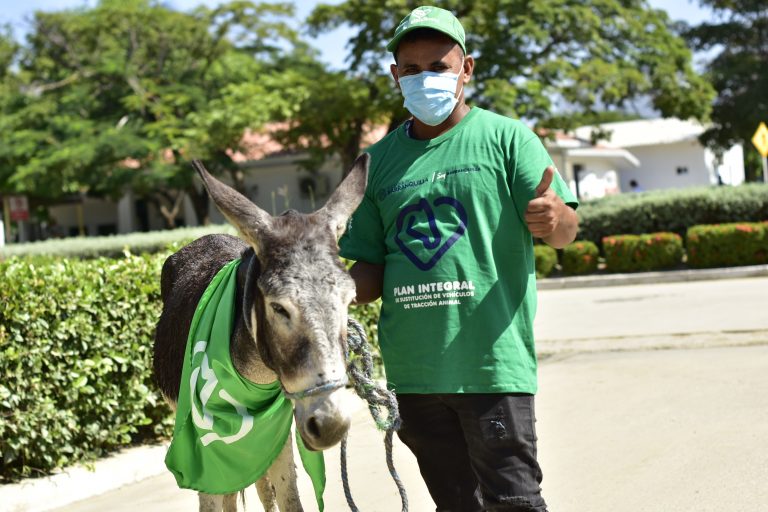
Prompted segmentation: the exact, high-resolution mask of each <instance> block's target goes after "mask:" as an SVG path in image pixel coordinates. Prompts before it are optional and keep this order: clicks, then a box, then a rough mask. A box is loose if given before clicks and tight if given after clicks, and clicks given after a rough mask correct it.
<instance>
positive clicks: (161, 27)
mask: <svg viewBox="0 0 768 512" xmlns="http://www.w3.org/2000/svg"><path fill="white" fill-rule="evenodd" d="M291 14H292V7H291V6H290V5H288V4H255V3H252V2H248V1H239V0H238V1H233V2H230V3H227V4H224V5H222V6H220V7H218V8H216V9H206V8H199V9H197V10H196V11H194V12H192V13H189V14H188V13H181V12H175V11H172V10H169V9H167V8H165V7H163V6H161V5H160V4H158V3H154V2H150V1H149V0H102V2H101V3H100V4H99V5H98V6H97V7H96V8H94V9H86V10H82V9H81V10H71V11H62V12H55V13H43V12H38V13H36V15H35V19H34V27H33V31H32V33H31V34H30V36H29V39H28V43H27V45H25V46H24V47H23V48H22V49H21V54H20V55H21V56H20V58H19V66H18V67H19V70H18V72H17V73H15V74H13V76H12V77H6V79H5V80H4V81H3V83H4V87H6V90H7V91H9V92H11V93H12V94H10V95H8V96H7V97H4V98H3V101H2V112H0V113H2V116H1V117H0V191H4V192H18V193H27V194H29V195H32V196H34V197H36V198H38V199H39V200H54V199H58V198H61V197H63V196H67V195H71V194H75V195H81V196H82V195H84V194H89V195H95V196H103V195H109V196H113V197H114V196H119V195H121V194H122V193H123V191H124V190H126V189H127V188H130V189H132V190H134V191H135V192H136V193H137V194H139V195H140V196H143V197H145V198H146V199H147V200H148V201H150V202H153V203H154V204H155V205H156V206H157V208H158V210H159V211H161V213H162V214H163V216H164V217H165V218H166V222H167V224H168V226H169V227H172V226H173V225H174V222H175V218H176V216H177V215H178V212H179V209H180V206H181V199H182V198H183V194H187V195H189V196H190V198H191V199H192V202H193V204H194V206H195V210H196V212H197V214H198V219H199V220H200V221H201V222H206V220H207V218H206V215H207V201H206V196H205V193H204V191H202V190H200V189H197V188H196V187H195V186H194V184H193V183H194V182H193V172H192V170H191V169H190V168H189V166H188V163H187V161H188V160H189V159H190V158H195V157H197V158H204V159H206V161H207V163H208V164H209V167H210V168H211V170H213V171H214V172H219V173H221V172H230V173H231V174H232V175H233V179H234V180H235V183H236V185H239V186H240V187H241V188H242V181H243V178H242V175H241V171H240V169H239V167H238V166H237V165H236V163H235V162H234V161H233V160H232V157H231V155H232V151H236V150H237V149H239V144H240V141H241V140H242V137H243V134H244V133H245V131H246V130H249V129H250V130H258V129H259V128H260V127H262V126H263V125H264V124H265V123H266V122H268V121H269V120H270V119H272V117H273V116H276V115H278V114H279V115H285V112H284V108H283V107H284V102H283V101H282V99H281V95H280V91H279V88H277V87H273V88H271V89H269V88H267V87H265V86H264V85H263V83H264V82H266V81H272V82H279V81H280V79H279V74H280V71H279V70H277V69H275V68H274V66H273V65H272V61H274V59H275V58H276V56H277V55H279V54H280V53H282V52H284V51H285V49H284V47H286V46H288V47H289V46H290V45H291V44H292V43H293V42H294V41H295V39H296V35H295V32H294V31H292V30H290V29H289V28H288V26H287V24H286V23H285V19H286V18H287V17H288V16H290V15H291ZM3 48H4V46H3V45H2V44H0V65H1V64H2V56H3V55H4V52H3Z"/></svg>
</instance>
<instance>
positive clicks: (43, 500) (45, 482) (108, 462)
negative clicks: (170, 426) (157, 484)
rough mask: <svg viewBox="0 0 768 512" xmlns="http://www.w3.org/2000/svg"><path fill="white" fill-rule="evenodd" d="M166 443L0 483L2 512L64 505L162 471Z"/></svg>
mask: <svg viewBox="0 0 768 512" xmlns="http://www.w3.org/2000/svg"><path fill="white" fill-rule="evenodd" d="M167 449H168V444H167V443H165V444H159V445H149V446H140V447H137V448H128V449H125V450H121V451H119V452H117V453H116V454H115V455H112V456H110V457H107V458H105V459H102V460H99V461H96V462H95V463H94V464H93V467H92V469H88V468H87V467H84V466H74V467H71V468H67V469H66V470H64V471H62V472H61V473H58V474H55V475H52V476H49V477H45V478H30V479H27V480H24V481H22V482H20V483H18V484H7V485H2V486H0V504H2V505H0V508H2V510H3V511H5V512H37V511H44V510H51V509H55V508H59V507H64V506H66V505H69V504H71V503H74V502H76V501H80V500H84V499H87V498H90V497H93V496H97V495H99V494H103V493H105V492H109V491H112V490H115V489H118V488H120V487H123V486H125V485H128V484H132V483H135V482H140V481H141V480H144V479H146V478H149V477H152V476H156V475H159V474H161V473H162V472H163V471H165V463H164V462H163V461H164V460H165V452H166V451H167Z"/></svg>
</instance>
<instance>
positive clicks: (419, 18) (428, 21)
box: [387, 5, 467, 54]
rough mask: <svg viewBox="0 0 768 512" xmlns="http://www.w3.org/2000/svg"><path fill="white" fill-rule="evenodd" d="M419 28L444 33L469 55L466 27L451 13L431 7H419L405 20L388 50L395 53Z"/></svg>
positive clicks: (397, 29)
mask: <svg viewBox="0 0 768 512" xmlns="http://www.w3.org/2000/svg"><path fill="white" fill-rule="evenodd" d="M418 28H429V29H432V30H437V31H438V32H442V33H443V34H445V35H447V36H448V37H450V38H451V39H453V40H454V41H456V42H457V43H459V46H461V49H462V50H463V51H464V53H465V54H466V53H467V48H466V46H465V45H464V27H462V26H461V23H460V22H459V20H458V19H457V18H456V16H454V15H453V13H452V12H450V11H446V10H445V9H441V8H439V7H432V6H429V5H422V6H421V7H417V8H415V9H414V10H412V11H411V13H410V14H409V15H408V16H406V17H405V18H403V21H401V22H400V24H399V25H398V26H397V28H396V29H395V36H394V37H393V38H392V40H391V41H390V42H389V44H388V45H387V50H388V51H390V52H392V53H395V50H397V45H398V44H399V43H400V40H401V39H402V38H403V36H404V35H405V34H407V33H408V32H410V31H412V30H416V29H418Z"/></svg>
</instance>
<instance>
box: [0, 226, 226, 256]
mask: <svg viewBox="0 0 768 512" xmlns="http://www.w3.org/2000/svg"><path fill="white" fill-rule="evenodd" d="M211 233H230V234H235V228H233V227H232V226H230V225H229V224H222V225H210V226H200V227H193V228H178V229H173V230H166V231H150V232H148V233H130V234H127V235H110V236H94V237H77V238H59V239H51V240H45V241H42V242H30V243H26V244H10V245H6V246H5V247H3V248H0V256H2V257H11V256H64V257H69V258H75V257H76V258H97V257H100V256H104V257H108V258H116V257H121V256H123V254H124V253H125V252H131V253H134V254H140V253H156V252H161V251H165V250H166V249H167V248H168V247H169V246H180V245H183V244H185V243H188V242H190V241H192V240H194V239H196V238H200V237H201V236H203V235H208V234H211Z"/></svg>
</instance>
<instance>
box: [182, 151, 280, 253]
mask: <svg viewBox="0 0 768 512" xmlns="http://www.w3.org/2000/svg"><path fill="white" fill-rule="evenodd" d="M192 167H194V169H195V170H196V171H197V173H198V174H199V175H200V178H202V180H203V185H205V189H206V190H207V191H208V194H210V196H211V198H212V199H213V202H214V203H216V206H218V208H219V210H220V211H221V213H223V214H224V217H226V218H227V220H228V221H229V222H230V223H231V224H232V225H233V226H235V227H236V228H237V230H238V231H240V233H241V234H242V236H243V238H244V239H245V241H246V242H248V243H249V244H250V245H251V246H252V247H253V248H254V249H255V250H256V252H257V254H258V252H259V238H260V235H261V234H263V233H264V232H267V231H269V230H270V228H271V226H272V217H271V216H270V215H269V214H268V213H267V212H265V211H264V210H262V209H261V208H259V207H258V206H256V205H255V204H253V203H252V202H251V201H250V200H249V199H248V198H246V197H245V196H244V195H242V194H241V193H240V192H238V191H237V190H235V189H233V188H232V187H230V186H229V185H225V184H224V183H222V182H220V181H219V180H217V179H216V178H214V177H213V176H211V174H210V173H209V172H208V171H207V170H206V168H205V167H204V166H203V163H202V162H201V161H200V160H192Z"/></svg>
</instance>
